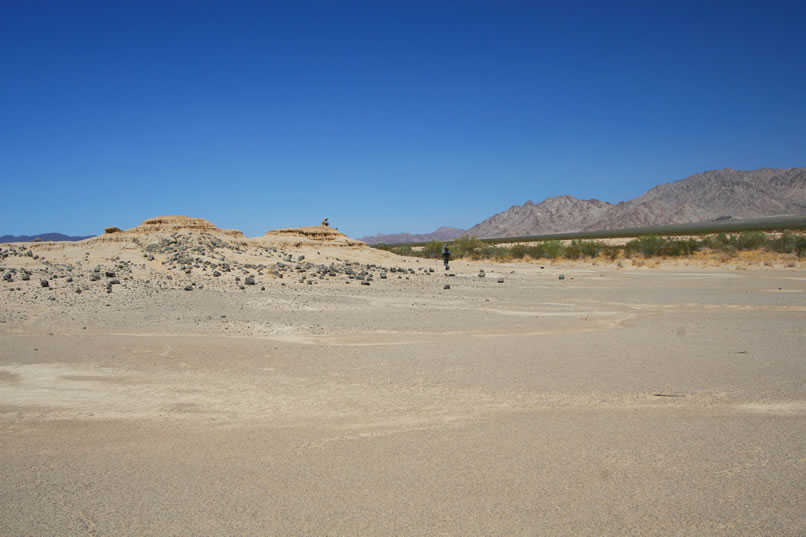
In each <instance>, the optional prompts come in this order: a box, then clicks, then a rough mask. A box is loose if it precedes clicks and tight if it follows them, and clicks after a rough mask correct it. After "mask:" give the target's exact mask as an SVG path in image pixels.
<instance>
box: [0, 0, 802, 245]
mask: <svg viewBox="0 0 806 537" xmlns="http://www.w3.org/2000/svg"><path fill="white" fill-rule="evenodd" d="M804 20H806V3H804V2H789V3H787V2H774V1H773V2H761V1H758V2H741V1H731V2H707V1H698V2H680V1H668V2H653V1H641V2H591V3H587V2H536V1H535V2H508V1H490V2H476V1H471V0H468V1H451V2H437V1H427V2H426V1H423V2H420V1H402V0H401V1H388V2H387V1H378V2H349V1H343V2H342V1H335V0H333V1H327V2H325V1H322V2H314V1H305V0H299V1H289V2H254V3H252V2H238V1H231V2H224V1H222V2H203V1H197V2H181V1H176V2H163V1H160V2H148V1H137V2H133V1H132V2H123V1H113V2H108V1H98V2H89V1H72V2H67V1H63V2H47V1H41V2H39V1H37V2H29V1H22V0H20V1H10V0H5V1H0V185H2V200H3V209H2V211H0V234H5V233H12V234H29V233H30V234H33V233H43V232H49V231H60V232H64V233H69V234H77V235H78V234H97V233H101V232H102V231H103V228H104V227H105V226H110V225H116V226H118V227H121V228H128V227H132V226H135V225H138V224H139V223H140V222H142V221H143V220H144V219H146V218H150V217H153V216H159V215H167V214H185V215H188V216H198V217H203V218H207V219H209V220H210V221H212V222H213V223H214V224H216V225H218V226H219V227H225V228H238V229H241V230H242V231H244V232H245V233H246V234H247V235H250V236H254V235H261V234H263V233H264V232H266V231H267V230H269V229H275V228H279V227H290V226H302V225H315V224H318V223H319V221H320V220H321V219H322V218H323V217H325V216H327V217H329V218H330V221H331V222H332V223H333V225H335V226H336V227H338V228H339V229H340V230H342V231H344V232H346V233H348V234H349V235H351V236H355V237H360V236H363V235H365V234H372V233H381V232H382V233H391V232H399V231H409V232H416V233H423V232H429V231H432V230H433V229H435V228H436V227H438V226H441V225H450V226H456V227H470V226H472V225H474V224H477V223H478V222H480V221H482V220H484V219H486V218H488V217H490V216H492V215H493V214H494V213H497V212H500V211H502V210H505V209H507V208H509V207H510V206H511V205H517V204H521V203H523V202H525V201H526V200H532V201H535V202H539V201H542V200H543V199H545V198H546V197H549V196H556V195H562V194H571V195H574V196H576V197H579V198H586V199H587V198H599V199H602V200H606V201H610V202H617V201H623V200H627V199H631V198H634V197H636V196H639V195H641V194H643V193H644V192H645V191H646V190H648V189H649V188H651V187H653V186H655V185H656V184H659V183H664V182H669V181H673V180H677V179H682V178H684V177H687V176H688V175H691V174H694V173H697V172H700V171H704V170H708V169H716V168H726V167H731V168H737V169H754V168H759V167H780V168H789V167H794V166H806V97H804V96H806V31H804V30H803V21H804Z"/></svg>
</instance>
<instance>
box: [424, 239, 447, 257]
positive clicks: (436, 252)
mask: <svg viewBox="0 0 806 537" xmlns="http://www.w3.org/2000/svg"><path fill="white" fill-rule="evenodd" d="M451 253H453V252H451ZM441 255H442V241H431V242H429V243H426V245H425V246H423V256H424V257H429V258H438V257H440V256H441Z"/></svg>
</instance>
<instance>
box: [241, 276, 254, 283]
mask: <svg viewBox="0 0 806 537" xmlns="http://www.w3.org/2000/svg"><path fill="white" fill-rule="evenodd" d="M243 283H245V284H246V285H255V277H254V276H247V277H246V279H244V281H243Z"/></svg>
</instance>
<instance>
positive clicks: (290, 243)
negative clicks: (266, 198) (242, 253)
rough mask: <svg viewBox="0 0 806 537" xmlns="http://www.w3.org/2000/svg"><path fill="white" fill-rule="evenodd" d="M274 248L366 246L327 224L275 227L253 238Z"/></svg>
mask: <svg viewBox="0 0 806 537" xmlns="http://www.w3.org/2000/svg"><path fill="white" fill-rule="evenodd" d="M254 240H256V241H259V242H260V243H261V244H264V245H266V246H271V247H274V248H300V247H305V246H367V245H366V244H365V243H363V242H361V241H359V240H356V239H352V238H350V237H348V236H347V235H345V234H344V233H342V232H341V231H338V230H336V229H333V228H332V227H328V226H309V227H296V228H288V229H275V230H272V231H268V232H266V234H265V235H263V236H262V237H258V238H256V239H254Z"/></svg>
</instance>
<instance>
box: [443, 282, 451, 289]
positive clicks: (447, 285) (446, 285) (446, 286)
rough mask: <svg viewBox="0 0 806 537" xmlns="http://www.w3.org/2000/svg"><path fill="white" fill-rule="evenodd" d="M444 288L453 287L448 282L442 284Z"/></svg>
mask: <svg viewBox="0 0 806 537" xmlns="http://www.w3.org/2000/svg"><path fill="white" fill-rule="evenodd" d="M442 288H443V289H450V288H451V284H449V283H446V284H445V285H443V286H442Z"/></svg>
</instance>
